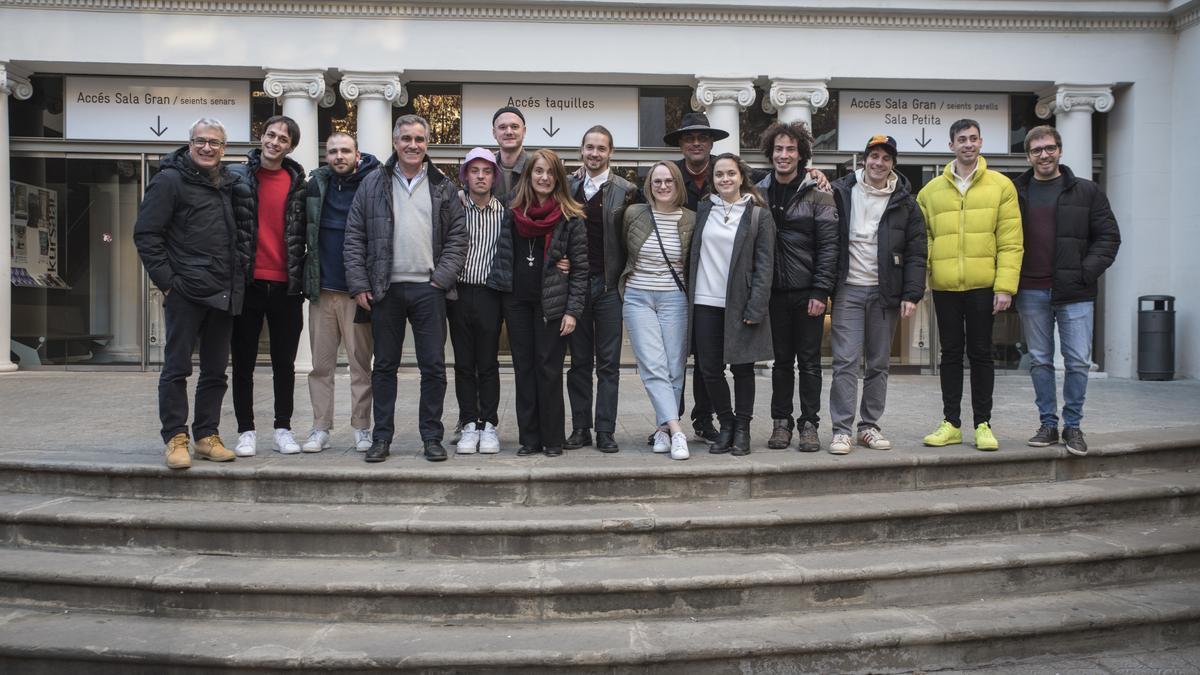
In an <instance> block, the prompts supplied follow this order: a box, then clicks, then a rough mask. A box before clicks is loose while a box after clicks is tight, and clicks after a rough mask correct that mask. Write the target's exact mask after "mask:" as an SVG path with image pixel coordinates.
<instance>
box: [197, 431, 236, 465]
mask: <svg viewBox="0 0 1200 675" xmlns="http://www.w3.org/2000/svg"><path fill="white" fill-rule="evenodd" d="M196 456H197V457H200V458H202V459H207V460H208V461H210V462H231V461H233V458H235V457H237V455H235V454H233V451H232V450H230V449H229V448H227V447H225V443H224V442H222V441H221V437H220V436H218V435H216V434H213V435H212V436H205V437H204V438H201V439H200V440H198V441H196Z"/></svg>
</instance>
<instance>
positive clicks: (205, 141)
mask: <svg viewBox="0 0 1200 675" xmlns="http://www.w3.org/2000/svg"><path fill="white" fill-rule="evenodd" d="M192 145H193V146H195V147H197V148H203V147H204V146H206V145H207V146H208V147H210V148H212V149H213V150H220V149H221V148H223V147H225V141H220V140H217V139H215V138H193V139H192Z"/></svg>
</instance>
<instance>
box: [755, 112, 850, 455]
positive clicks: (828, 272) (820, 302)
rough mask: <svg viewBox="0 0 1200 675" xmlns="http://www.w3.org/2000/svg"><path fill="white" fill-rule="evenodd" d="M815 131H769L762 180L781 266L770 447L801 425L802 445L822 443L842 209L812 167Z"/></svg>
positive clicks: (774, 306) (795, 125) (796, 127)
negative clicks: (828, 310)
mask: <svg viewBox="0 0 1200 675" xmlns="http://www.w3.org/2000/svg"><path fill="white" fill-rule="evenodd" d="M812 143H813V137H812V134H810V133H809V131H808V127H806V126H805V125H804V123H803V122H791V123H789V124H783V123H780V122H776V123H774V124H772V125H771V126H769V127H767V130H766V131H764V132H763V135H762V151H763V154H764V155H766V156H767V159H769V160H771V165H772V167H773V169H774V171H772V172H771V173H770V174H768V175H767V176H766V177H765V178H763V179H762V181H760V182H759V184H758V190H759V192H760V193H761V194H762V196H763V197H764V198H765V199H766V200H767V204H768V205H769V206H770V207H771V215H772V216H774V219H775V231H776V238H775V266H774V280H773V282H772V284H771V305H770V312H771V339H772V340H773V341H774V347H775V367H774V368H773V369H772V371H771V419H772V420H773V421H774V422H773V426H774V428H773V429H772V432H771V438H770V440H768V441H767V447H769V448H775V449H782V448H786V447H788V445H789V444H790V443H791V441H792V429H793V426H794V424H796V423H798V424H799V427H800V430H799V436H800V438H799V449H800V450H801V451H803V452H816V451H817V450H819V449H820V440H819V438H818V436H817V425H818V423H819V422H820V418H819V417H818V412H819V411H820V410H821V340H822V338H823V337H824V332H825V306H826V305H827V304H828V303H829V294H830V293H832V292H833V284H834V281H835V280H836V278H837V226H838V223H837V211H836V209H835V208H834V206H833V195H831V194H830V193H828V192H822V191H821V190H820V189H818V185H819V184H818V181H817V180H816V178H814V177H813V176H812V175H811V174H809V173H808V172H807V171H806V170H805V166H806V165H807V164H808V160H809V159H811V158H812ZM797 371H798V372H799V387H798V389H799V393H800V417H799V418H798V419H797V420H795V421H793V419H792V411H793V410H794V408H793V402H792V401H793V398H792V391H793V387H794V386H795V383H796V379H797V378H796V373H797Z"/></svg>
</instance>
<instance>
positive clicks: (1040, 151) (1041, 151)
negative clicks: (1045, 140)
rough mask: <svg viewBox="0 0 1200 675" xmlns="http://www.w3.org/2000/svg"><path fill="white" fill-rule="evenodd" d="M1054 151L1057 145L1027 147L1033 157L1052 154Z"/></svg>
mask: <svg viewBox="0 0 1200 675" xmlns="http://www.w3.org/2000/svg"><path fill="white" fill-rule="evenodd" d="M1056 152H1058V146H1057V145H1043V146H1042V147H1040V148H1030V149H1029V154H1031V155H1033V156H1034V157H1037V156H1038V155H1053V154H1054V153H1056Z"/></svg>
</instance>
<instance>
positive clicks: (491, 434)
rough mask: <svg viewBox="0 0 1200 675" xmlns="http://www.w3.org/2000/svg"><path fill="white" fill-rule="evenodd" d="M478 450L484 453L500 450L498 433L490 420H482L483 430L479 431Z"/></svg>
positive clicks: (491, 453) (489, 453)
mask: <svg viewBox="0 0 1200 675" xmlns="http://www.w3.org/2000/svg"><path fill="white" fill-rule="evenodd" d="M479 452H480V454H484V455H494V454H496V453H497V452H500V434H499V433H497V432H496V427H494V426H492V423H491V422H484V423H483V431H481V432H479Z"/></svg>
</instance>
